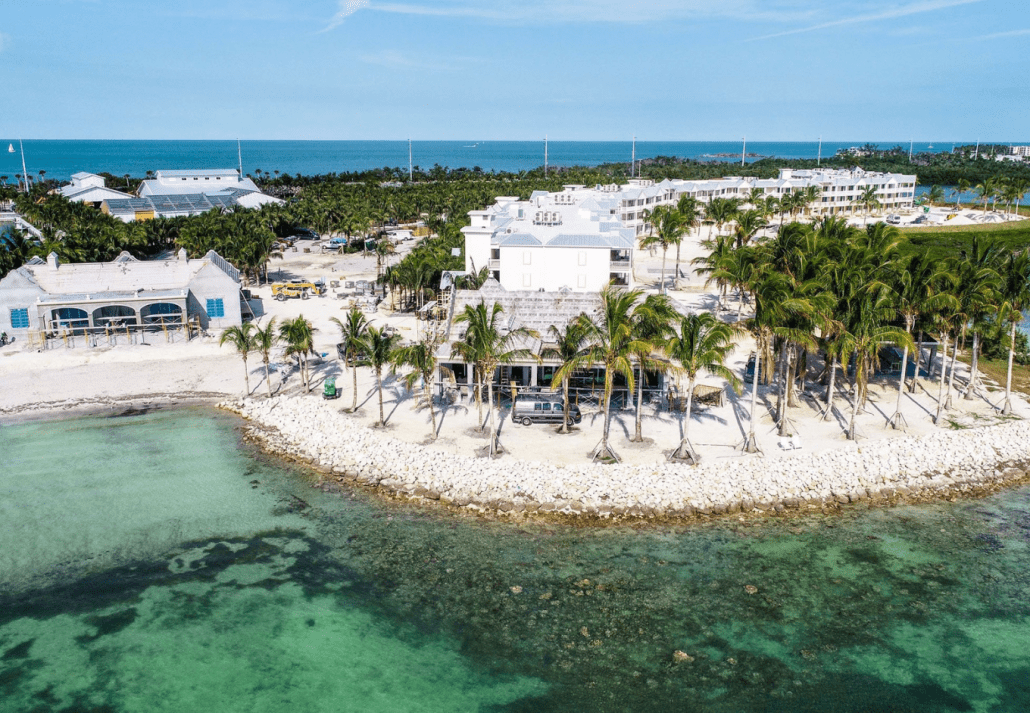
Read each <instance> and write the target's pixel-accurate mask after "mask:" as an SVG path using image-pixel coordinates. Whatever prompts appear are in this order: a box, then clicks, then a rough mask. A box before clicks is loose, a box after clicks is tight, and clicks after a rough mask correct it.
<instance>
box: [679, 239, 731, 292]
mask: <svg viewBox="0 0 1030 713" xmlns="http://www.w3.org/2000/svg"><path fill="white" fill-rule="evenodd" d="M702 247H704V248H706V249H707V250H708V254H707V255H699V256H698V257H696V258H694V259H693V260H691V264H693V265H699V266H700V267H697V268H695V269H694V272H696V273H697V274H698V275H707V276H708V277H707V279H706V280H705V287H708V286H709V285H711V284H712V283H713V282H714V283H715V285H716V286H717V287H718V288H719V306H720V307H722V306H723V305H724V303H725V301H726V289H727V287H728V286H729V285H730V283H731V282H732V279H731V278H732V273H731V267H732V264H733V260H734V257H735V256H736V255H737V254H738V253H740V252H741V249H740V248H738V249H737V250H734V249H733V236H730V235H716V236H715V237H714V238H712V239H710V240H706V241H704V242H703V243H702Z"/></svg>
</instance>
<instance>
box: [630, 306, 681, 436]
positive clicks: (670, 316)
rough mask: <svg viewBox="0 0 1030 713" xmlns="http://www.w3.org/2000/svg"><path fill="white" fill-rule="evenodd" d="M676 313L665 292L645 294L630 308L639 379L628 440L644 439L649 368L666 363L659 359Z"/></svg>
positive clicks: (661, 368) (656, 369)
mask: <svg viewBox="0 0 1030 713" xmlns="http://www.w3.org/2000/svg"><path fill="white" fill-rule="evenodd" d="M678 318H679V313H678V312H676V310H675V308H674V307H673V306H672V302H671V301H670V300H669V298H668V297H667V296H665V295H648V296H647V297H646V298H645V299H644V301H643V302H641V303H640V304H638V305H637V306H636V307H635V308H634V309H633V336H634V339H635V341H636V342H637V344H638V347H639V348H638V349H637V350H636V351H634V353H633V356H634V358H635V359H636V361H637V366H638V367H639V374H640V378H639V379H638V381H637V409H636V418H635V425H634V435H633V438H631V439H630V440H631V441H633V442H635V443H639V442H642V441H643V440H644V435H643V429H642V423H641V422H642V420H643V419H642V415H643V401H644V398H643V396H644V387H645V386H646V385H647V377H646V376H645V374H646V372H648V371H657V372H660V371H664V370H665V362H664V361H663V360H662V359H661V357H662V355H663V354H664V352H665V342H666V339H667V338H668V337H669V336H670V334H671V333H672V329H673V323H674V322H675V321H676V319H678Z"/></svg>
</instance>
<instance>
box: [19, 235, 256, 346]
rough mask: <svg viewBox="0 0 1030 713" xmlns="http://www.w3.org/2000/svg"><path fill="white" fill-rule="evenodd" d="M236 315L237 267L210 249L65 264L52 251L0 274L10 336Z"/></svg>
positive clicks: (207, 324)
mask: <svg viewBox="0 0 1030 713" xmlns="http://www.w3.org/2000/svg"><path fill="white" fill-rule="evenodd" d="M241 321H242V305H241V296H240V273H239V271H238V270H237V269H236V268H234V267H233V266H232V265H230V264H229V263H228V262H226V261H225V260H224V259H223V258H222V257H221V256H220V255H218V254H217V253H216V252H214V251H213V250H212V251H210V252H208V253H207V255H205V256H204V257H202V258H200V259H196V260H190V259H187V257H186V251H185V250H180V251H179V253H178V255H176V256H175V257H173V258H170V259H168V260H146V261H141V260H137V259H136V258H134V257H132V256H131V255H129V254H128V253H124V252H123V253H122V254H121V255H119V256H118V257H117V258H116V259H115V260H113V261H112V262H98V263H71V264H67V265H62V264H61V262H60V260H59V259H58V257H57V255H56V254H54V253H51V254H50V255H49V256H48V257H47V259H46V260H45V261H44V260H41V259H39V258H33V259H32V260H30V261H29V262H27V263H26V264H25V265H23V266H22V267H19V268H17V269H15V270H11V271H10V272H9V273H8V274H7V275H6V276H5V277H4V278H3V279H2V280H0V330H2V331H5V332H7V333H8V334H12V335H19V334H20V335H24V334H27V333H28V332H40V331H42V332H48V333H50V334H54V333H58V332H61V331H65V330H67V331H70V332H78V333H82V332H87V331H96V330H99V331H101V332H103V331H104V329H105V327H110V326H117V327H118V328H125V327H129V328H132V329H134V330H136V329H141V328H147V327H153V328H156V329H160V328H162V327H163V326H168V325H172V326H181V325H183V324H184V323H186V322H190V323H193V324H197V325H198V326H200V327H202V328H204V329H208V328H211V329H224V328H226V327H230V326H233V325H239V324H241Z"/></svg>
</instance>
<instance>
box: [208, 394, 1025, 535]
mask: <svg viewBox="0 0 1030 713" xmlns="http://www.w3.org/2000/svg"><path fill="white" fill-rule="evenodd" d="M219 406H220V407H221V408H223V409H225V410H227V411H232V412H233V413H236V414H238V415H240V416H242V417H243V418H244V419H246V420H247V426H246V435H247V437H248V438H249V439H250V440H252V441H254V442H256V443H258V444H259V445H260V446H261V447H262V448H263V449H264V450H266V451H267V452H269V453H271V454H273V455H276V456H280V457H286V458H288V459H291V460H295V461H299V462H303V463H306V464H309V465H310V466H311V467H313V468H315V469H317V470H319V471H320V472H321V473H323V477H322V479H321V481H320V484H321V485H322V487H324V488H326V489H330V490H331V489H332V488H333V487H335V486H336V484H342V483H353V484H357V485H362V486H367V487H372V488H377V489H379V490H380V491H381V492H382V493H383V494H385V495H390V496H393V497H401V498H406V499H413V500H422V501H426V502H434V503H437V504H442V505H445V506H450V507H452V508H460V509H464V510H467V511H471V512H477V513H494V514H498V515H507V516H513V517H530V516H543V517H559V518H572V519H575V520H583V521H589V520H599V521H611V520H626V519H658V520H677V519H684V518H692V517H698V516H700V517H705V516H713V515H724V514H729V513H744V514H772V513H777V512H787V511H791V510H795V511H797V510H825V509H827V508H831V509H835V508H838V507H841V506H843V505H846V504H848V503H860V502H864V501H866V502H870V503H876V502H884V503H885V502H895V501H898V500H916V501H925V500H928V499H942V498H950V497H953V496H976V495H983V494H986V493H990V492H993V491H995V490H997V489H998V488H999V487H1003V486H1011V485H1015V484H1019V483H1024V482H1028V481H1030V473H1028V472H1027V469H1028V468H1030V448H1028V444H1030V422H1027V421H1011V422H1006V423H1003V424H999V425H994V426H988V427H982V428H972V429H963V430H940V431H937V432H935V433H932V434H929V435H924V436H904V437H899V438H892V439H886V440H880V441H872V442H863V443H861V444H855V443H846V444H843V445H842V446H841V447H840V448H837V449H834V450H831V451H825V452H821V453H804V452H802V453H794V454H790V455H785V456H782V457H776V458H762V457H750V458H742V459H738V460H731V461H722V462H707V463H702V464H701V465H700V466H696V467H694V466H685V465H679V464H671V463H664V462H661V463H655V464H653V465H647V466H627V465H599V464H591V463H586V462H584V463H583V464H577V465H567V466H556V465H551V464H547V463H535V462H530V461H524V460H517V459H515V458H511V457H504V458H499V459H496V460H491V459H489V458H471V457H465V456H457V455H452V454H449V453H443V452H441V451H440V450H437V449H434V448H433V447H432V446H422V445H417V444H412V443H406V442H403V441H400V440H397V439H395V438H391V437H389V436H388V435H386V434H384V433H379V432H377V431H375V430H372V429H369V428H365V427H359V426H357V425H356V424H355V422H354V421H353V420H352V419H350V418H349V417H348V416H347V415H345V414H343V413H340V412H339V411H338V410H337V408H336V407H334V406H333V405H331V404H330V403H328V402H325V401H323V400H322V399H319V398H314V397H276V398H272V399H260V400H254V399H247V400H242V401H241V400H235V401H224V402H222V403H221V404H219Z"/></svg>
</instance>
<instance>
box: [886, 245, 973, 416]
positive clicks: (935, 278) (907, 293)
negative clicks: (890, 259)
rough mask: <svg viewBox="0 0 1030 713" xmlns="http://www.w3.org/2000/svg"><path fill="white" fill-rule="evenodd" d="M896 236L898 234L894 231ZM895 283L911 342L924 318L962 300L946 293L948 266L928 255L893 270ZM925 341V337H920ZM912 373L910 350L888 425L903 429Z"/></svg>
mask: <svg viewBox="0 0 1030 713" xmlns="http://www.w3.org/2000/svg"><path fill="white" fill-rule="evenodd" d="M894 232H897V230H896V229H894ZM891 271H892V272H893V275H892V277H893V279H891V280H890V282H891V288H892V290H893V298H894V302H895V305H896V307H897V310H898V314H900V315H901V318H902V319H903V320H904V322H905V332H906V333H907V334H908V335H909V337H910V338H911V336H912V329H913V327H915V323H916V319H918V318H919V316H920V315H921V314H924V313H926V312H931V311H935V310H939V309H942V308H945V307H956V306H957V305H958V300H956V299H955V297H954V296H953V295H952V294H950V293H948V292H945V291H943V289H942V288H945V287H946V286H947V284H948V278H949V276H950V274H949V273H948V272H947V270H946V268H945V266H944V264H943V263H942V262H941V261H939V260H933V259H931V258H929V257H928V256H927V255H926V254H920V255H915V256H913V257H912V258H910V259H909V260H908V262H907V263H903V264H899V265H897V266H892V269H891ZM920 338H921V337H920ZM921 358H922V354H921V349H920V350H917V352H916V373H915V375H914V376H913V377H912V380H913V382H914V381H916V380H917V379H918V378H919V363H920V361H921ZM907 372H908V347H907V346H906V347H904V350H903V351H902V354H901V377H900V379H899V382H898V401H897V404H896V405H895V407H894V414H893V415H891V416H890V417H889V418H888V419H887V425H888V426H892V427H894V428H901V427H902V425H903V424H904V421H905V417H904V416H903V415H902V413H901V395H902V393H903V392H904V390H905V378H906V375H907Z"/></svg>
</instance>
